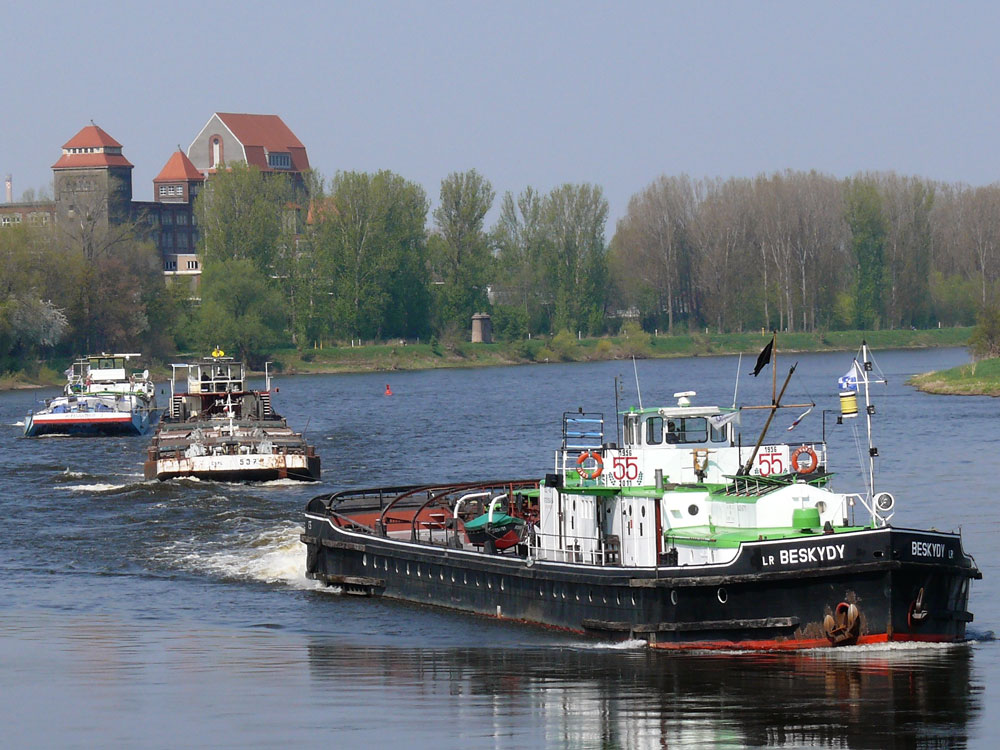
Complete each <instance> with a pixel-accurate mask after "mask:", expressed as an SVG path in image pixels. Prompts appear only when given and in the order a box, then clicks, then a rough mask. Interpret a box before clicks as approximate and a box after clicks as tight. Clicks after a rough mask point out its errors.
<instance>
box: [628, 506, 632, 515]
mask: <svg viewBox="0 0 1000 750" xmlns="http://www.w3.org/2000/svg"><path fill="white" fill-rule="evenodd" d="M628 514H629V517H631V516H632V506H631V505H630V506H628Z"/></svg>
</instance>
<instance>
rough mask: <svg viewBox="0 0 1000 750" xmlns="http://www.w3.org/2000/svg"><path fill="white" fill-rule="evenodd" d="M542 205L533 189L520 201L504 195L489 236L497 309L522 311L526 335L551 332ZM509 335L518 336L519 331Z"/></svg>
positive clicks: (526, 192) (527, 190) (509, 195)
mask: <svg viewBox="0 0 1000 750" xmlns="http://www.w3.org/2000/svg"><path fill="white" fill-rule="evenodd" d="M542 203H543V197H542V195H541V194H539V193H538V191H537V190H535V189H534V188H531V187H528V188H526V189H525V190H524V192H522V193H521V194H520V195H519V196H518V197H517V199H515V198H514V196H513V194H511V193H509V192H508V193H505V194H504V197H503V199H502V200H501V202H500V218H499V219H498V220H497V223H496V224H495V225H494V227H493V229H492V230H491V233H490V238H491V242H492V245H493V248H494V251H495V253H496V258H497V263H496V266H495V269H496V270H495V276H494V282H493V284H494V290H495V293H496V299H497V305H496V306H495V307H494V309H496V307H499V306H507V307H512V308H514V307H516V308H519V309H520V310H521V312H522V313H523V316H522V318H521V319H522V320H523V321H524V327H525V329H526V330H525V331H524V335H526V334H527V333H529V332H530V333H540V332H548V330H549V318H548V313H547V312H546V306H548V307H549V308H551V302H552V299H551V297H550V296H549V291H548V290H547V289H545V287H544V279H545V276H546V269H545V267H544V262H545V257H546V255H547V253H546V246H547V243H548V240H547V238H546V236H545V230H544V227H543V225H542ZM510 335H512V336H516V335H517V328H516V327H515V328H514V329H512V332H511V334H510Z"/></svg>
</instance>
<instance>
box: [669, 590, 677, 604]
mask: <svg viewBox="0 0 1000 750" xmlns="http://www.w3.org/2000/svg"><path fill="white" fill-rule="evenodd" d="M670 603H671V604H673V605H674V606H675V607H676V606H677V589H674V590H673V591H671V592H670Z"/></svg>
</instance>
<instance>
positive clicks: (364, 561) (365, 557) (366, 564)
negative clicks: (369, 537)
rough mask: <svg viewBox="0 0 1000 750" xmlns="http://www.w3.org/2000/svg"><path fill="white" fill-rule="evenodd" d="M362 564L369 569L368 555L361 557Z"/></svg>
mask: <svg viewBox="0 0 1000 750" xmlns="http://www.w3.org/2000/svg"><path fill="white" fill-rule="evenodd" d="M361 564H362V565H364V566H365V567H366V568H367V567H368V555H362V556H361Z"/></svg>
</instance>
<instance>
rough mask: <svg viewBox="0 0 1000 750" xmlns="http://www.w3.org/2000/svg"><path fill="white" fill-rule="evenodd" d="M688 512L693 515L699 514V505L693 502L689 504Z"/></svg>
mask: <svg viewBox="0 0 1000 750" xmlns="http://www.w3.org/2000/svg"><path fill="white" fill-rule="evenodd" d="M688 513H690V514H691V515H692V516H696V515H698V506H697V505H694V504H693V503H692V504H691V505H689V506H688Z"/></svg>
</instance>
